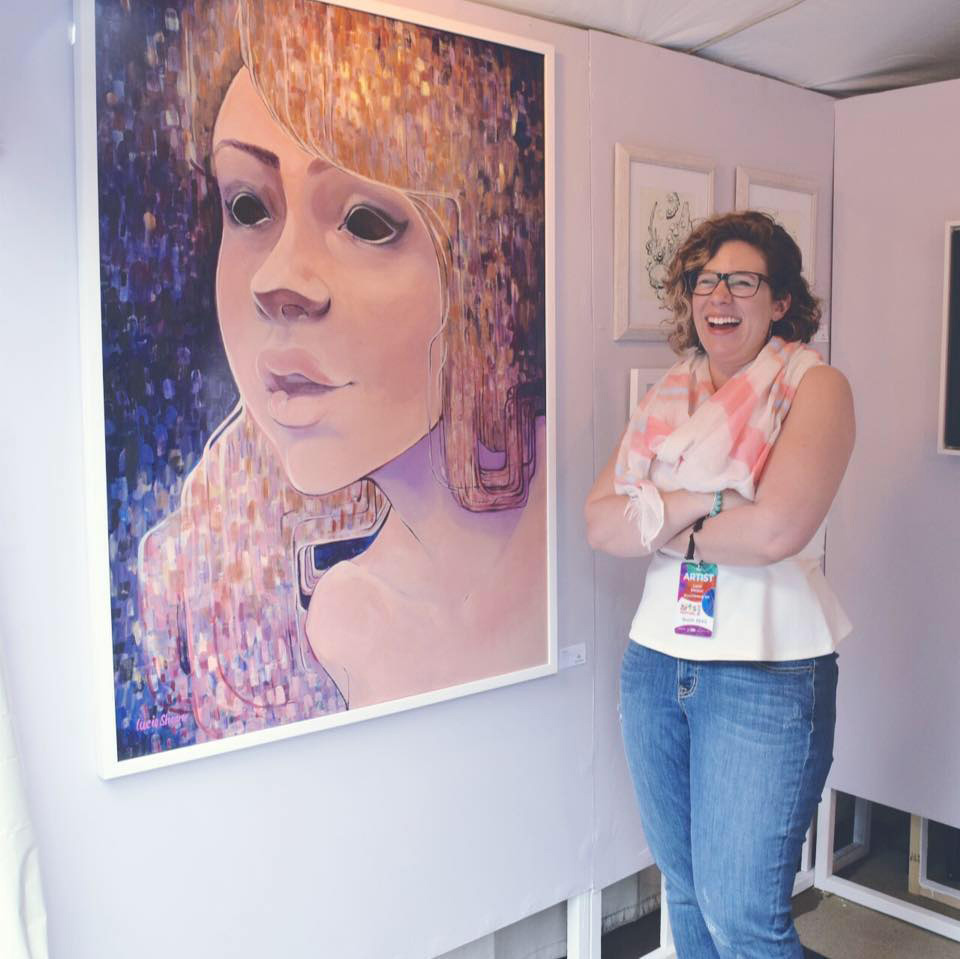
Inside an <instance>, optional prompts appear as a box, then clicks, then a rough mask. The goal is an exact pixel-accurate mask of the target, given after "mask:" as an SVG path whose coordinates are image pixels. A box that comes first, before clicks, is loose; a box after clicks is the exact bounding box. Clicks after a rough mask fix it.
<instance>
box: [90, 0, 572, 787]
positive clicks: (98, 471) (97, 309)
mask: <svg viewBox="0 0 960 959" xmlns="http://www.w3.org/2000/svg"><path fill="white" fill-rule="evenodd" d="M330 2H331V4H332V5H337V6H344V7H350V8H351V9H355V10H360V11H363V12H366V13H371V14H375V15H382V16H385V17H391V18H395V19H401V20H405V21H408V22H410V23H411V24H417V25H419V26H424V27H428V28H433V29H437V30H441V31H448V32H451V33H459V34H463V35H465V36H467V37H471V38H476V39H479V40H482V41H489V42H491V43H496V44H504V45H509V46H513V47H517V48H519V49H521V50H524V51H530V52H533V53H537V54H540V55H541V56H542V57H543V111H544V132H543V145H544V162H543V176H544V179H543V202H544V260H545V268H544V279H543V301H544V335H545V358H544V363H545V371H546V375H545V410H546V433H545V437H546V439H545V445H546V455H545V457H544V459H543V462H542V465H541V466H539V467H538V468H542V469H543V470H544V476H545V482H546V505H545V533H544V537H543V554H542V562H543V568H544V573H545V582H546V589H545V610H544V637H543V639H544V648H543V655H542V659H540V660H539V661H537V662H536V663H534V664H533V665H530V666H522V667H520V668H517V669H513V670H511V671H507V672H502V673H500V674H498V675H493V676H478V677H477V678H476V679H471V680H469V681H466V682H461V683H457V684H455V685H449V686H446V687H444V688H439V689H431V690H427V691H424V692H418V693H416V694H413V695H407V696H404V697H402V698H397V699H391V700H389V701H384V702H380V703H374V704H371V705H364V706H361V707H359V708H356V709H353V708H351V709H344V710H342V711H339V712H330V713H328V714H326V715H322V716H315V717H313V718H306V719H301V720H298V721H293V722H288V723H284V724H278V725H272V726H269V727H268V728H263V729H259V730H254V731H246V732H243V733H240V734H237V735H225V736H224V737H223V738H219V739H214V740H207V741H196V742H194V743H193V744H190V745H181V746H178V747H177V748H172V749H165V750H163V751H159V752H153V753H147V754H142V755H136V756H134V757H132V758H123V759H121V758H119V757H118V745H119V740H118V729H119V727H118V722H117V711H116V694H117V690H116V685H115V682H116V678H115V677H116V664H115V660H114V655H113V643H112V639H113V624H112V621H111V588H112V584H111V572H110V567H109V565H108V559H109V556H110V542H109V535H108V530H109V521H108V512H109V507H108V498H107V495H105V492H106V490H105V475H106V473H105V460H106V444H105V436H104V397H105V388H104V352H103V343H102V340H101V316H102V309H103V305H102V298H101V283H100V270H101V264H100V234H99V203H100V200H99V190H100V184H99V181H98V140H97V131H98V124H97V116H98V115H97V107H98V104H97V87H96V80H97V75H96V66H97V62H96V14H95V4H94V0H76V3H75V16H76V28H77V29H76V48H75V81H76V83H75V89H76V108H77V109H76V115H77V128H76V141H77V155H78V160H77V166H78V173H77V184H78V186H77V191H78V233H79V276H80V297H79V299H80V313H81V316H80V323H79V325H80V328H81V361H82V397H83V402H82V410H81V417H82V427H83V434H84V437H83V442H84V477H83V482H84V488H85V499H86V516H85V528H86V539H87V560H88V561H87V563H86V567H87V579H88V589H89V594H90V597H91V600H90V609H91V613H90V617H91V620H90V623H89V625H88V633H89V636H90V641H91V647H92V657H93V663H94V670H93V674H94V676H93V685H94V688H93V690H92V695H93V698H94V712H95V716H96V737H97V743H96V745H97V768H98V772H99V774H100V776H101V778H103V779H113V778H117V777H121V776H127V775H130V774H133V773H139V772H143V771H146V770H153V769H158V768H162V767H166V766H170V765H174V764H178V763H182V762H186V761H191V760H195V759H201V758H205V757H209V756H213V755H217V754H221V753H226V752H233V751H236V750H239V749H244V748H246V747H249V746H256V745H260V744H264V743H268V742H274V741H279V740H283V739H288V738H290V737H293V736H300V735H304V734H306V733H311V732H316V731H320V730H327V729H332V728H335V727H338V726H342V725H346V724H349V723H353V722H357V721H361V720H366V719H372V718H376V717H381V716H385V715H388V714H392V713H396V712H400V711H406V710H409V709H413V708H416V707H420V706H426V705H431V704H434V703H439V702H443V701H446V700H449V699H454V698H459V697H461V696H466V695H470V694H473V693H479V692H484V691H487V690H491V689H495V688H499V687H502V686H507V685H513V684H517V683H521V682H524V681H527V680H532V679H536V678H538V677H543V676H548V675H551V674H553V673H555V672H556V671H557V668H558V649H557V507H556V485H557V475H556V474H557V467H556V446H557V390H556V332H555V330H556V318H555V313H556V303H555V289H554V287H555V275H556V274H555V248H556V228H555V222H556V221H555V131H556V121H555V105H554V104H555V99H554V98H555V51H554V47H553V46H552V45H550V44H547V43H543V42H540V41H537V40H532V39H530V38H527V37H523V36H519V35H514V34H508V33H504V32H500V31H495V30H489V29H486V28H481V27H477V26H474V25H472V24H470V23H469V22H467V21H461V20H455V19H452V18H449V17H443V16H436V15H433V14H429V13H426V12H423V11H417V10H410V9H407V8H404V7H401V6H396V5H393V4H388V3H380V2H378V0H353V2H349V3H348V2H342V0H341V2H337V0H330Z"/></svg>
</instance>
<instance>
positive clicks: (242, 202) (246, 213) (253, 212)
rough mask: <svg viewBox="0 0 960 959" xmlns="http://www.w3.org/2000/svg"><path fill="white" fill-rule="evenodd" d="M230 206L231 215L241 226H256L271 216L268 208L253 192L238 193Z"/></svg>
mask: <svg viewBox="0 0 960 959" xmlns="http://www.w3.org/2000/svg"><path fill="white" fill-rule="evenodd" d="M228 208H229V210H230V216H231V217H232V218H233V220H234V222H235V223H239V224H240V226H256V225H257V224H258V223H262V222H263V221H264V220H267V219H269V218H270V214H269V213H268V212H267V208H266V207H265V206H264V205H263V204H262V203H261V202H260V201H259V200H258V199H257V198H256V197H255V196H254V195H253V194H252V193H238V194H237V195H236V196H235V197H234V198H233V199H232V200H231V201H230V203H229V204H228Z"/></svg>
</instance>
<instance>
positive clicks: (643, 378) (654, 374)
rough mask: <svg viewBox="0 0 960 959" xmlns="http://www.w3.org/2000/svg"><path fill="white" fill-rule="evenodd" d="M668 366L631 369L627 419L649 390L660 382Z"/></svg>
mask: <svg viewBox="0 0 960 959" xmlns="http://www.w3.org/2000/svg"><path fill="white" fill-rule="evenodd" d="M666 372H667V368H666V367H647V368H645V369H632V370H630V407H629V409H628V410H627V420H629V419H630V417H631V416H633V411H634V410H635V409H636V408H637V404H638V403H639V402H640V400H642V399H643V398H644V396H646V395H647V391H648V390H649V389H650V388H651V387H652V386H654V385H655V384H656V383H659V382H660V380H661V379H662V377H663V374H664V373H666Z"/></svg>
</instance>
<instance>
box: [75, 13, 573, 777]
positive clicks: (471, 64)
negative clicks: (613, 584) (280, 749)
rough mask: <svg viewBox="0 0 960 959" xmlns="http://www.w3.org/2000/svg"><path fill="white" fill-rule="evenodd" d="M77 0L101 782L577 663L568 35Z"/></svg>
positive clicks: (432, 20) (422, 19)
mask: <svg viewBox="0 0 960 959" xmlns="http://www.w3.org/2000/svg"><path fill="white" fill-rule="evenodd" d="M78 15H79V24H78V26H79V38H78V39H79V56H78V61H77V62H78V74H77V89H78V140H79V150H78V153H79V157H80V161H79V162H80V172H79V179H80V230H81V236H80V244H79V246H80V250H81V257H82V262H81V264H80V272H81V283H82V290H81V295H82V331H83V357H84V380H83V382H84V410H83V417H84V432H85V454H86V455H85V461H86V476H85V483H86V491H87V501H88V540H89V563H88V566H89V576H90V588H91V592H92V597H93V599H92V608H93V610H94V623H93V628H92V636H93V642H94V647H95V648H94V655H95V663H96V676H97V690H96V696H97V716H98V735H99V742H100V769H101V773H102V775H104V776H108V777H109V776H116V775H122V774H125V773H129V772H136V771H139V770H143V769H148V768H153V767H156V766H161V765H166V764H169V763H173V762H179V761H182V760H186V759H192V758H197V757H202V756H208V755H210V754H212V753H217V752H222V751H224V750H232V749H237V748H240V747H243V746H247V745H253V744H256V743H263V742H266V741H269V740H274V739H278V738H282V737H288V736H293V735H297V734H300V733H306V732H310V731H315V730H321V729H326V728H328V727H332V726H337V725H340V724H343V723H348V722H353V721H356V720H361V719H366V718H371V717H376V716H382V715H384V714H387V713H391V712H394V711H397V710H401V709H409V708H411V707H415V706H422V705H427V704H432V703H436V702H438V701H440V700H445V699H449V698H452V697H456V696H462V695H465V694H467V693H473V692H479V691H482V690H488V689H491V688H493V687H498V686H503V685H505V684H508V683H517V682H520V681H522V680H527V679H532V678H534V677H538V676H544V675H546V674H549V673H552V672H554V671H555V670H556V667H557V650H556V586H555V578H556V567H555V556H554V553H555V493H554V490H555V429H556V417H555V415H554V408H555V387H554V352H555V350H554V334H553V329H554V302H553V282H554V279H553V277H554V268H553V246H554V226H553V224H554V186H553V163H554V159H553V158H554V145H553V137H554V119H553V109H554V108H553V91H554V81H553V76H554V73H553V71H554V54H553V50H552V48H551V47H549V46H547V45H544V44H539V43H537V42H534V41H531V40H528V39H526V38H523V37H518V36H508V35H504V34H500V33H495V32H491V31H486V30H482V29H475V28H474V27H472V26H470V25H469V24H466V23H461V22H458V21H453V20H448V19H442V18H439V17H434V16H432V15H427V14H423V13H412V12H408V11H404V10H402V9H401V8H398V7H393V6H388V5H385V4H380V3H375V2H366V0H359V2H354V3H350V4H349V5H347V4H343V3H325V2H312V3H301V2H295V0H184V2H182V3H177V4H170V3H160V2H142V3H135V4H130V3H129V2H126V0H97V2H96V4H95V3H94V0H80V2H79V5H78ZM374 51H375V53H374ZM281 52H282V56H281Z"/></svg>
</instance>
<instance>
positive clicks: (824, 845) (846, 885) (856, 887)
mask: <svg viewBox="0 0 960 959" xmlns="http://www.w3.org/2000/svg"><path fill="white" fill-rule="evenodd" d="M836 813H837V793H836V790H834V789H830V790H827V793H826V795H825V796H824V799H823V802H821V803H820V813H819V817H818V819H817V864H816V867H815V880H814V885H815V886H816V887H817V889H821V890H823V891H824V892H830V893H833V894H834V895H835V896H842V897H843V898H844V899H848V900H850V902H855V903H857V904H859V905H861V906H866V907H867V908H868V909H875V910H876V911H877V912H882V913H884V914H886V915H888V916H893V917H894V918H895V919H902V920H903V921H904V922H909V923H911V924H912V925H914V926H919V927H920V928H921V929H927V930H929V931H930V932H934V933H936V934H937V935H938V936H944V937H945V938H947V939H953V940H954V941H955V942H960V920H957V919H951V918H950V917H948V916H941V915H940V914H939V913H936V912H934V911H933V910H931V909H924V908H923V906H917V905H915V904H914V903H912V902H905V901H904V900H902V899H897V898H896V897H895V896H888V895H887V894H886V893H882V892H877V891H876V890H875V889H868V888H867V887H866V886H861V885H860V884H859V883H856V882H851V881H850V880H849V879H841V878H840V877H839V876H837V875H834V871H835V869H836V868H837V867H836V866H835V864H834V857H833V842H834V836H835V833H836V828H835V824H836ZM841 851H842V850H841ZM849 861H850V860H848V862H849Z"/></svg>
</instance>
